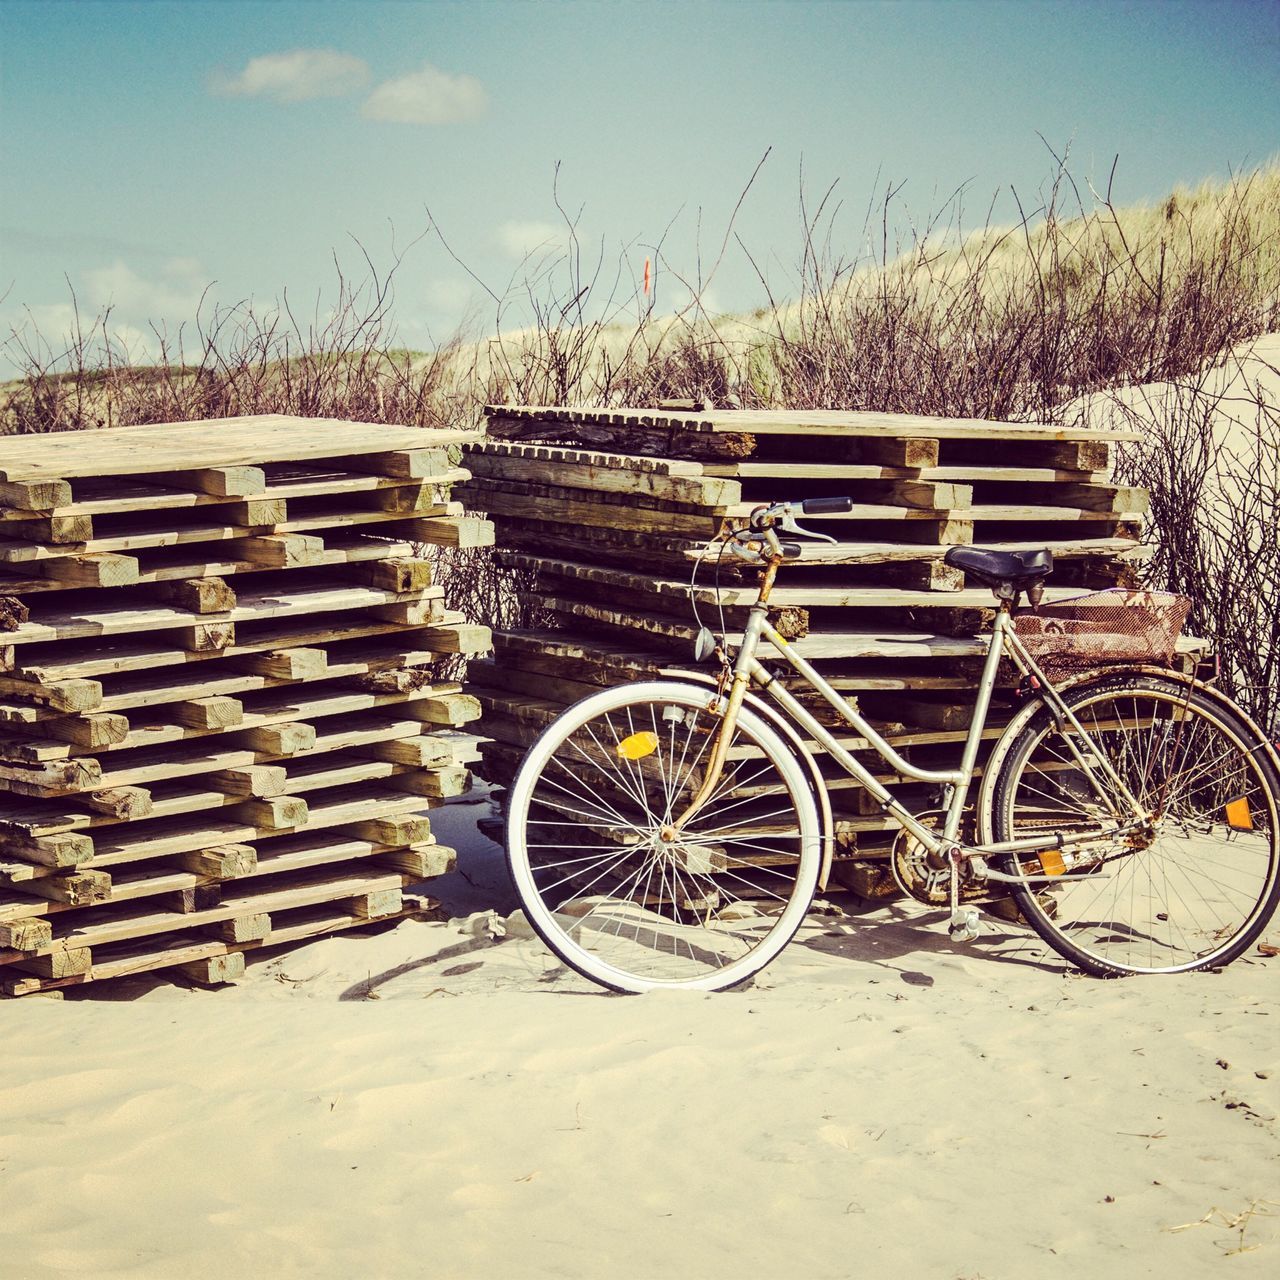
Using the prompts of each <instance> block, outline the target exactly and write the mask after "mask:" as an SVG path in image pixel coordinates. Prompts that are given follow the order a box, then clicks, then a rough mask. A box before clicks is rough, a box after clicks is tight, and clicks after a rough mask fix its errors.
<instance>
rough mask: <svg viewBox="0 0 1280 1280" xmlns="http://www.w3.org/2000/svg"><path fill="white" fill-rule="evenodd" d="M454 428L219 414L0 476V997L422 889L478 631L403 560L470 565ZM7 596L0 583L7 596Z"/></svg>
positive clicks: (341, 924)
mask: <svg viewBox="0 0 1280 1280" xmlns="http://www.w3.org/2000/svg"><path fill="white" fill-rule="evenodd" d="M469 438H471V437H468V436H467V435H466V434H465V433H450V432H428V431H418V430H416V429H413V430H411V429H399V428H387V427H383V426H368V425H364V424H352V423H326V422H315V421H307V420H301V419H277V418H266V419H245V420H227V421H225V422H218V423H201V424H176V425H174V424H169V425H158V426H152V427H146V428H128V429H125V430H121V431H101V432H89V433H68V434H65V435H61V436H50V437H40V438H39V439H25V438H24V439H22V440H18V441H13V442H11V443H12V447H10V445H9V444H6V447H5V449H4V451H3V461H0V595H3V598H4V599H5V600H6V601H12V603H11V604H8V605H6V607H5V610H4V611H3V617H4V619H5V621H4V624H3V625H4V626H5V627H6V630H5V632H4V635H3V637H2V643H0V991H3V992H4V993H6V994H11V995H17V994H25V993H28V992H32V991H41V990H54V991H56V990H60V989H61V988H62V987H63V986H68V985H79V984H82V983H85V982H88V981H98V980H102V979H104V978H110V977H116V976H120V975H123V974H125V973H137V972H146V971H148V970H151V969H160V968H163V969H168V970H173V971H177V972H181V973H183V974H185V976H187V977H189V978H195V979H196V980H200V981H220V980H225V979H227V978H230V977H233V976H234V974H235V972H236V971H237V966H242V964H243V953H244V951H245V950H248V949H257V948H261V947H263V946H268V945H276V944H277V943H282V942H287V941H289V940H291V939H297V938H302V937H309V936H317V935H318V934H320V933H324V932H331V931H334V930H337V929H342V928H353V927H358V926H359V925H362V924H367V923H368V921H369V920H371V919H381V918H388V919H394V918H397V917H398V916H400V915H402V914H404V913H405V912H407V911H415V910H418V909H420V908H419V907H418V906H416V905H413V904H410V905H409V906H406V905H405V900H404V899H403V890H404V888H405V886H408V885H412V884H416V883H419V882H422V881H425V880H428V879H430V878H432V877H434V876H437V875H440V874H443V873H444V872H445V871H447V870H448V869H449V868H450V867H451V866H452V864H453V858H454V854H453V851H452V850H449V849H446V848H444V847H442V846H439V845H436V844H435V843H434V838H433V837H432V835H431V830H430V822H429V819H428V817H427V814H428V812H429V811H430V810H431V809H432V808H434V807H436V806H439V805H440V804H442V803H444V801H445V800H446V799H448V798H449V797H450V796H455V795H460V794H462V793H463V792H464V791H465V790H466V789H467V787H468V786H469V785H470V771H469V766H470V765H471V764H473V763H475V762H476V761H478V760H479V759H480V752H479V746H480V739H479V738H478V737H477V736H476V735H474V734H471V733H468V732H465V728H466V726H467V725H468V724H470V722H472V721H474V719H475V718H476V717H477V716H478V714H479V703H478V700H477V699H476V698H475V697H474V696H473V695H471V694H469V693H465V692H463V691H462V690H461V688H460V686H459V685H457V684H456V683H451V682H450V681H449V680H447V679H443V678H441V677H440V676H439V675H438V674H436V671H435V668H436V667H437V666H438V664H439V663H440V662H441V661H442V660H444V659H448V658H453V657H455V656H456V655H458V654H467V653H475V652H480V651H483V650H484V649H486V648H487V647H488V645H489V642H490V637H489V633H488V629H487V628H485V627H479V626H475V625H473V624H470V623H468V622H466V621H465V620H464V618H463V616H462V615H461V614H458V613H456V612H451V611H449V610H448V609H447V608H446V606H445V602H444V600H443V596H442V592H441V590H440V588H439V587H438V586H435V585H434V584H433V582H432V563H431V557H430V555H428V554H424V551H423V548H425V547H432V546H435V547H469V546H484V545H487V544H489V543H491V542H492V539H493V530H492V526H491V525H489V524H488V523H487V522H485V521H483V520H479V519H476V518H474V517H470V516H466V515H464V513H463V510H462V507H461V505H460V504H458V503H456V502H454V501H453V499H452V496H451V489H452V486H453V485H454V484H455V483H457V482H458V481H461V480H464V479H466V478H467V476H468V472H467V471H466V470H465V469H464V468H461V467H459V466H458V465H457V456H456V447H457V446H458V445H459V444H461V443H462V442H463V441H464V440H466V439H469ZM10 593H12V594H10Z"/></svg>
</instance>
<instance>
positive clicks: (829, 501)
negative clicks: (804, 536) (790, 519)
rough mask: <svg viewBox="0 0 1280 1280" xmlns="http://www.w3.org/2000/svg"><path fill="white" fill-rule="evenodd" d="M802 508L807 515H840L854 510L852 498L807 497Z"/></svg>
mask: <svg viewBox="0 0 1280 1280" xmlns="http://www.w3.org/2000/svg"><path fill="white" fill-rule="evenodd" d="M800 510H801V511H803V512H804V513H805V515H807V516H827V515H831V516H838V515H843V514H844V513H845V512H846V511H852V510H853V499H852V498H806V499H805V500H804V501H803V502H802V503H801V504H800Z"/></svg>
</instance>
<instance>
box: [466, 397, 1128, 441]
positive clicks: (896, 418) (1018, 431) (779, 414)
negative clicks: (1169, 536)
mask: <svg viewBox="0 0 1280 1280" xmlns="http://www.w3.org/2000/svg"><path fill="white" fill-rule="evenodd" d="M485 413H486V415H488V416H489V419H490V423H491V424H496V423H501V422H504V421H506V422H519V421H548V420H563V421H566V422H576V423H582V424H584V425H586V424H590V423H594V422H599V423H604V424H611V425H632V424H633V423H634V425H636V426H640V425H651V426H658V427H666V428H668V429H673V430H674V429H679V430H682V431H688V432H712V433H721V432H733V433H749V434H751V435H755V436H770V435H783V436H787V435H800V436H815V435H816V436H848V437H851V438H861V437H890V438H895V439H897V438H905V439H915V438H924V439H929V440H949V439H975V438H976V439H980V440H987V439H991V438H993V437H995V438H999V439H1007V440H1072V441H1074V440H1137V439H1138V438H1139V435H1138V433H1136V432H1134V431H1126V430H1123V429H1119V428H1117V429H1111V428H1096V427H1085V426H1079V425H1070V426H1068V425H1056V424H1051V423H1032V422H996V421H994V420H987V419H983V418H942V417H930V416H926V415H922V414H907V413H876V412H868V411H853V410H846V409H806V410H792V409H747V410H743V409H728V410H715V411H711V412H702V413H698V414H665V413H661V412H654V411H650V410H643V411H641V410H616V411H614V410H581V409H571V408H568V407H564V406H559V405H528V406H519V407H513V406H510V405H488V406H486V408H485ZM495 434H496V433H495Z"/></svg>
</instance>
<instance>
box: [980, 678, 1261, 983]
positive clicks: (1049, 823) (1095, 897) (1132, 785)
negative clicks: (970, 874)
mask: <svg viewBox="0 0 1280 1280" xmlns="http://www.w3.org/2000/svg"><path fill="white" fill-rule="evenodd" d="M1065 701H1066V703H1067V706H1068V707H1069V708H1070V709H1071V711H1072V712H1073V713H1074V715H1075V717H1076V719H1077V720H1078V721H1079V723H1080V725H1081V727H1082V728H1083V729H1084V734H1083V735H1081V734H1080V733H1079V732H1078V731H1077V730H1075V729H1074V728H1073V727H1072V726H1071V725H1070V724H1069V723H1066V722H1064V723H1062V724H1058V723H1057V722H1056V720H1055V719H1054V717H1053V716H1052V715H1051V714H1050V712H1049V710H1048V708H1047V707H1046V708H1042V709H1041V711H1040V712H1038V713H1037V714H1036V715H1035V716H1033V717H1032V718H1031V719H1030V720H1029V721H1028V722H1027V724H1026V725H1025V726H1024V727H1023V729H1022V730H1021V732H1020V733H1019V734H1018V737H1017V738H1016V740H1015V741H1014V742H1013V743H1012V744H1011V745H1010V747H1009V750H1008V752H1007V754H1006V756H1005V759H1004V762H1003V764H1002V765H1000V766H999V767H1000V772H999V774H998V775H997V777H996V780H995V790H994V797H993V809H994V811H993V814H992V820H993V829H994V835H995V838H996V840H997V841H1003V840H1015V839H1020V838H1025V837H1028V836H1035V835H1041V834H1058V833H1060V834H1062V835H1063V836H1065V837H1068V838H1069V839H1068V841H1067V843H1065V844H1064V845H1063V847H1062V850H1061V851H1060V852H1058V851H1049V852H1047V853H1045V854H1044V855H1042V856H1040V857H1030V856H1024V857H1022V858H1018V859H1014V858H1010V859H1009V862H1008V867H1007V869H1008V870H1009V871H1011V872H1014V873H1018V872H1019V868H1021V873H1022V874H1036V875H1043V874H1045V873H1048V874H1051V875H1055V876H1056V875H1059V874H1060V875H1062V877H1063V878H1062V879H1061V880H1056V881H1053V882H1049V883H1048V884H1046V882H1044V881H1041V882H1039V883H1035V884H1021V885H1016V886H1015V887H1014V897H1015V899H1016V900H1017V903H1018V906H1019V908H1020V909H1021V911H1022V914H1023V916H1024V917H1025V919H1026V920H1027V922H1028V923H1029V924H1030V925H1031V927H1032V928H1033V929H1034V930H1035V931H1036V932H1037V933H1038V934H1039V935H1040V936H1041V937H1042V938H1043V939H1044V940H1045V941H1046V942H1047V943H1049V945H1050V946H1052V947H1053V948H1054V949H1055V950H1056V951H1058V952H1059V953H1060V954H1061V955H1062V956H1064V957H1065V958H1066V959H1068V960H1069V961H1071V962H1072V963H1074V964H1076V965H1078V966H1079V967H1080V968H1082V969H1084V970H1086V971H1087V972H1090V973H1094V974H1099V975H1101V976H1106V977H1109V976H1116V975H1121V974H1135V973H1180V972H1185V971H1187V970H1192V969H1208V968H1214V967H1217V966H1219V965H1224V964H1227V963H1229V962H1230V961H1232V960H1234V959H1235V958H1236V957H1237V956H1239V955H1240V954H1241V953H1242V952H1243V951H1244V950H1245V949H1246V948H1247V947H1248V946H1249V944H1250V943H1251V942H1252V941H1253V940H1254V939H1255V938H1257V937H1258V935H1259V934H1260V933H1261V932H1262V930H1263V929H1264V928H1265V927H1266V924H1267V921H1268V920H1269V919H1270V918H1271V916H1272V914H1273V913H1274V912H1275V909H1276V905H1277V901H1278V900H1280V875H1278V864H1280V855H1278V850H1277V842H1278V840H1280V834H1278V833H1280V778H1278V777H1277V773H1276V769H1275V766H1274V764H1273V762H1272V759H1271V757H1270V753H1269V749H1268V744H1267V743H1266V741H1265V739H1264V738H1263V737H1262V735H1261V733H1260V732H1259V731H1258V729H1257V728H1256V726H1254V725H1253V724H1252V722H1250V721H1249V720H1248V718H1247V717H1246V716H1245V715H1244V713H1243V712H1240V711H1238V710H1235V709H1233V708H1232V707H1231V705H1230V704H1227V703H1226V702H1225V700H1222V699H1219V698H1217V697H1214V696H1211V695H1210V694H1208V693H1206V692H1204V691H1202V690H1199V689H1196V688H1193V687H1191V686H1188V685H1185V684H1182V683H1179V682H1177V681H1174V680H1164V679H1161V678H1159V677H1156V676H1144V675H1138V674H1130V675H1126V676H1116V677H1111V678H1109V679H1104V680H1101V681H1098V682H1096V683H1093V684H1089V685H1087V686H1084V687H1083V688H1079V689H1077V690H1074V691H1072V692H1069V693H1068V694H1067V695H1066V696H1065ZM1082 759H1083V763H1082ZM1103 759H1105V761H1106V762H1108V763H1109V764H1110V766H1111V770H1112V771H1114V774H1115V777H1114V778H1110V777H1109V776H1108V773H1107V770H1106V769H1105V768H1104V766H1103V763H1102V761H1103ZM1098 783H1101V785H1100V786H1099V785H1098ZM1130 797H1131V798H1132V799H1130ZM1135 802H1136V806H1135ZM1135 807H1136V809H1137V810H1138V813H1139V814H1141V815H1145V819H1144V820H1142V821H1139V822H1137V823H1135ZM1108 832H1110V833H1111V834H1109V835H1108V834H1106V833H1108ZM1079 837H1084V839H1083V840H1081V839H1079Z"/></svg>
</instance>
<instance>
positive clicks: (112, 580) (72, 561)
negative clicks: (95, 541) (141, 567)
mask: <svg viewBox="0 0 1280 1280" xmlns="http://www.w3.org/2000/svg"><path fill="white" fill-rule="evenodd" d="M38 564H39V569H40V572H41V574H42V575H43V576H44V577H45V578H47V579H49V580H50V581H51V582H56V583H57V584H58V585H59V586H60V587H127V586H129V585H130V584H132V583H135V582H137V581H138V561H137V558H136V557H134V556H122V555H116V554H114V553H113V552H109V551H96V552H95V551H86V552H83V553H79V554H75V555H67V556H59V557H57V558H54V559H50V560H41V561H39V562H38Z"/></svg>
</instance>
